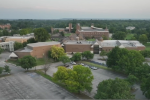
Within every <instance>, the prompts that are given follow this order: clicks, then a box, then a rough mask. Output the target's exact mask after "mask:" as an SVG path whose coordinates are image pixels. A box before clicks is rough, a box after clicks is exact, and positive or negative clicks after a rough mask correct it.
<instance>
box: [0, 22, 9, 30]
mask: <svg viewBox="0 0 150 100" xmlns="http://www.w3.org/2000/svg"><path fill="white" fill-rule="evenodd" d="M10 27H11V25H10V24H9V23H8V24H5V25H0V28H2V29H10Z"/></svg>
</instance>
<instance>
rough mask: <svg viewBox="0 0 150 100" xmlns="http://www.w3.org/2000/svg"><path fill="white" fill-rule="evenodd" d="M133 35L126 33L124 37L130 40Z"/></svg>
mask: <svg viewBox="0 0 150 100" xmlns="http://www.w3.org/2000/svg"><path fill="white" fill-rule="evenodd" d="M133 36H134V34H127V36H126V38H125V39H127V40H130V39H131V38H132V37H133Z"/></svg>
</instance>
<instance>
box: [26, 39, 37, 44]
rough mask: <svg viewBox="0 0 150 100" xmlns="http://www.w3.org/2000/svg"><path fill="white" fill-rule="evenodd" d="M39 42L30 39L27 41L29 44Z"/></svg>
mask: <svg viewBox="0 0 150 100" xmlns="http://www.w3.org/2000/svg"><path fill="white" fill-rule="evenodd" d="M36 42H37V41H36V40H35V39H34V38H30V39H28V40H27V43H36Z"/></svg>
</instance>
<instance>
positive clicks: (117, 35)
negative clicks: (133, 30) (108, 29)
mask: <svg viewBox="0 0 150 100" xmlns="http://www.w3.org/2000/svg"><path fill="white" fill-rule="evenodd" d="M125 37H126V33H125V32H121V31H118V32H116V33H114V34H113V35H112V38H113V39H115V40H124V38H125Z"/></svg>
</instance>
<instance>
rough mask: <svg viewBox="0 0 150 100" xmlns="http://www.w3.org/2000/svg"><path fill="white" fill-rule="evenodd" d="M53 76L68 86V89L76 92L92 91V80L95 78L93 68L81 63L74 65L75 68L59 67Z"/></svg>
mask: <svg viewBox="0 0 150 100" xmlns="http://www.w3.org/2000/svg"><path fill="white" fill-rule="evenodd" d="M53 78H54V79H55V80H56V81H58V82H59V83H61V84H62V85H64V86H66V88H68V90H70V91H71V92H75V93H80V92H81V91H85V90H86V91H88V92H90V91H91V90H92V80H93V79H94V78H93V75H92V72H91V70H90V69H89V68H87V67H83V66H81V65H76V66H74V67H73V70H71V69H67V68H65V67H58V70H57V72H56V73H54V75H53Z"/></svg>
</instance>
